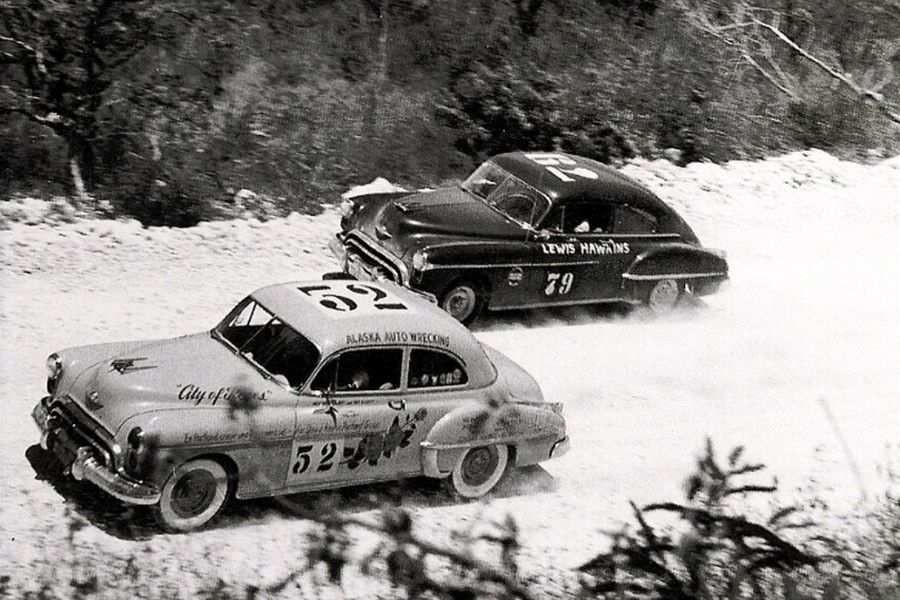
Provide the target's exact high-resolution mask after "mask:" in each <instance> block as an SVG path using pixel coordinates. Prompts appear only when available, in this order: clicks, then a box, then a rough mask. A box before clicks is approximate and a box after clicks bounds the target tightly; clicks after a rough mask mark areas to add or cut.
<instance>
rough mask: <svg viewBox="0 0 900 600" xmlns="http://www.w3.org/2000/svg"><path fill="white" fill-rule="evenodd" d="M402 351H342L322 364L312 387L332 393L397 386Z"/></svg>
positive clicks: (385, 388)
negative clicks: (332, 391) (330, 390)
mask: <svg viewBox="0 0 900 600" xmlns="http://www.w3.org/2000/svg"><path fill="white" fill-rule="evenodd" d="M402 364H403V350H401V349H400V348H373V349H370V350H351V351H349V352H344V353H343V354H341V355H340V356H338V357H337V358H334V359H332V360H331V361H330V362H329V363H328V364H327V365H325V366H324V367H323V368H322V370H321V371H319V374H318V375H317V376H316V379H315V381H313V383H312V389H314V390H320V391H326V390H327V389H329V387H331V388H332V389H333V390H334V391H335V392H338V393H340V392H359V391H384V390H395V389H397V388H399V387H400V368H401V366H402Z"/></svg>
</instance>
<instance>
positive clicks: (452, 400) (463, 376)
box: [398, 347, 477, 473]
mask: <svg viewBox="0 0 900 600" xmlns="http://www.w3.org/2000/svg"><path fill="white" fill-rule="evenodd" d="M407 354H408V365H407V369H406V371H405V384H406V394H405V396H404V400H405V405H404V406H403V407H402V411H401V412H400V413H398V417H399V421H398V425H399V427H400V429H399V430H398V435H402V437H401V440H402V442H401V443H402V444H403V446H404V448H405V450H407V451H404V452H402V453H401V454H400V456H399V460H400V462H401V464H402V466H403V468H404V469H405V470H407V471H408V472H410V473H412V472H420V471H421V468H422V465H421V461H420V457H419V451H420V445H421V443H422V442H423V441H424V440H425V438H426V437H427V436H428V433H429V432H430V431H431V428H432V427H434V424H435V423H437V422H438V421H439V420H440V419H441V418H443V417H444V416H445V415H446V414H447V413H448V412H450V411H452V410H453V409H454V408H456V407H458V406H461V405H463V404H465V403H467V402H476V401H477V399H476V398H475V397H474V395H473V392H472V391H471V390H470V389H469V385H468V384H469V374H468V372H467V369H466V365H465V363H464V362H463V361H462V360H461V359H460V358H459V357H458V356H456V355H455V354H453V353H452V352H450V351H445V350H438V349H436V348H425V347H411V348H410V349H409V350H408V352H407ZM409 450H412V451H411V452H410V451H409Z"/></svg>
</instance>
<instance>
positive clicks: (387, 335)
mask: <svg viewBox="0 0 900 600" xmlns="http://www.w3.org/2000/svg"><path fill="white" fill-rule="evenodd" d="M251 297H252V298H253V299H255V300H256V301H258V302H259V303H260V304H262V305H263V306H264V307H265V308H266V309H268V310H269V311H270V312H272V313H273V314H274V315H276V316H278V317H279V318H280V319H281V320H283V321H284V322H285V323H287V324H288V325H290V326H291V327H292V328H294V329H295V330H297V331H299V332H300V333H302V334H303V335H304V336H306V337H307V338H308V339H309V340H310V341H311V342H313V343H314V344H315V345H316V346H317V347H318V348H319V350H320V351H321V352H322V356H328V355H330V354H332V353H334V352H337V351H339V350H343V349H345V348H360V347H367V346H376V345H389V346H423V347H429V348H434V349H436V350H445V351H449V352H451V353H453V354H455V355H457V356H458V357H459V358H461V359H462V360H463V362H464V363H466V366H467V368H468V370H469V379H470V380H471V381H473V382H474V381H475V380H479V381H482V382H484V383H487V382H488V381H490V380H491V379H493V377H494V373H493V368H492V367H491V365H490V362H489V361H488V359H487V357H486V356H485V354H484V351H483V350H482V348H481V346H480V344H479V343H478V341H477V340H476V339H475V337H474V336H473V335H472V333H471V332H470V331H469V330H468V329H466V328H465V327H464V326H463V325H462V324H461V323H459V322H458V321H457V320H456V319H454V318H453V317H451V316H450V315H448V314H447V313H446V312H444V311H443V310H441V309H440V308H438V307H437V306H436V305H435V304H433V303H431V302H429V301H428V300H427V299H425V298H424V297H422V296H420V295H419V294H416V293H414V292H411V291H409V290H407V289H405V288H403V287H401V286H399V285H396V284H394V283H390V282H371V281H365V282H363V281H355V280H327V281H324V280H320V281H292V282H287V283H278V284H274V285H269V286H266V287H263V288H260V289H258V290H256V291H255V292H253V293H252V294H251Z"/></svg>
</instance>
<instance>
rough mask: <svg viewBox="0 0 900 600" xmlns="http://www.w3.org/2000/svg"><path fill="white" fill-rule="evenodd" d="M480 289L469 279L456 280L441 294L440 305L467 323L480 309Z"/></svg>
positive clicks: (481, 300)
mask: <svg viewBox="0 0 900 600" xmlns="http://www.w3.org/2000/svg"><path fill="white" fill-rule="evenodd" d="M483 304H484V299H483V298H482V295H481V289H480V288H479V286H477V285H475V284H474V283H472V282H470V281H457V282H456V283H454V284H453V285H451V286H450V288H449V289H448V290H447V291H446V292H444V295H443V296H441V301H440V305H441V308H443V309H444V310H445V311H446V312H448V313H449V314H450V316H451V317H453V318H454V319H456V320H457V321H459V322H461V323H463V324H465V325H468V324H469V323H471V322H472V321H474V320H475V317H477V316H478V313H479V312H480V311H481V308H482V305H483Z"/></svg>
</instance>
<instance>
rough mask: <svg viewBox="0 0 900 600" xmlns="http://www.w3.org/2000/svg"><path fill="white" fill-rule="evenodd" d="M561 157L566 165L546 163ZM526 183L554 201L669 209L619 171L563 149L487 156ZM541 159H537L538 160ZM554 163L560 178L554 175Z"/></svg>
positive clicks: (669, 209) (648, 191)
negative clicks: (575, 172) (586, 174)
mask: <svg viewBox="0 0 900 600" xmlns="http://www.w3.org/2000/svg"><path fill="white" fill-rule="evenodd" d="M548 157H562V158H564V159H566V161H567V162H568V164H565V165H552V164H551V165H548V164H543V163H546V162H553V158H550V159H549V160H547V159H548ZM490 160H491V161H493V162H494V163H496V164H498V165H500V166H501V167H503V168H504V169H506V170H507V171H509V172H510V173H512V174H514V175H516V176H517V177H519V178H520V179H522V180H523V181H525V182H526V183H528V184H529V185H531V186H533V187H535V188H537V189H539V190H541V191H542V192H544V193H545V194H547V195H548V196H549V197H550V199H551V200H552V201H553V202H554V203H560V202H584V201H587V202H591V201H598V202H599V201H605V202H612V203H617V204H629V205H631V206H634V207H637V208H643V209H645V210H650V211H651V212H653V213H659V212H665V213H668V212H671V210H672V209H671V208H670V207H669V206H667V205H666V204H665V203H664V202H663V201H662V200H660V199H659V198H658V197H657V196H656V195H655V194H654V193H653V192H651V191H650V190H649V189H647V188H646V187H644V186H643V185H641V184H640V183H638V182H637V181H635V180H634V179H632V178H630V177H628V176H627V175H625V174H623V173H620V172H619V171H617V170H615V169H613V168H612V167H609V166H607V165H604V164H602V163H600V162H597V161H595V160H591V159H589V158H585V157H583V156H577V155H575V154H567V153H565V152H509V153H507V154H498V155H497V156H494V157H492V158H491V159H490ZM539 161H541V162H539ZM553 166H555V167H556V169H558V170H559V171H560V172H561V174H562V175H563V176H564V177H565V179H569V180H571V181H566V180H564V179H563V177H560V176H558V175H556V174H554V171H553V170H551V169H550V168H549V167H553ZM567 169H570V170H571V169H587V170H589V171H590V172H592V173H594V174H596V177H595V178H594V177H582V176H578V175H571V176H569V175H567V174H566V170H567Z"/></svg>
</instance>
